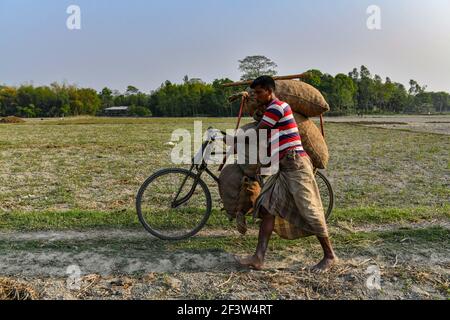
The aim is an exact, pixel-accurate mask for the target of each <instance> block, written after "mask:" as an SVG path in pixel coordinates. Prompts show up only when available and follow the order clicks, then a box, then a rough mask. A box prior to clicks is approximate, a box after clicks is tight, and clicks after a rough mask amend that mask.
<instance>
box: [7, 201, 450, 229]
mask: <svg viewBox="0 0 450 320" xmlns="http://www.w3.org/2000/svg"><path fill="white" fill-rule="evenodd" d="M449 218H450V206H449V205H446V206H443V207H441V208H436V207H414V208H376V207H368V208H364V207H362V208H352V209H336V210H335V211H334V212H333V214H332V218H331V220H330V224H331V225H334V224H336V223H341V222H348V223H352V224H353V225H356V226H358V225H366V224H374V225H375V224H376V225H382V224H393V223H395V224H402V223H414V222H421V221H428V220H430V219H438V220H445V219H449ZM156 222H157V223H158V225H160V224H161V221H156ZM250 222H252V221H251V219H250ZM177 225H179V226H191V225H192V224H191V221H190V220H189V219H187V218H186V217H184V218H183V220H182V219H179V221H177ZM251 226H253V227H254V228H256V227H257V225H256V223H251ZM141 228H142V226H141V224H140V222H139V221H138V218H137V214H136V212H135V211H132V210H124V211H81V210H72V211H66V212H60V211H35V212H2V213H0V230H3V231H14V230H17V231H37V230H88V229H141ZM207 228H210V229H231V228H234V225H233V224H232V223H230V222H229V221H228V219H227V217H226V216H225V214H224V213H222V212H220V211H219V210H214V211H213V212H212V214H211V217H210V219H209V220H208V223H207Z"/></svg>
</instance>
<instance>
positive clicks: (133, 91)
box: [126, 86, 139, 95]
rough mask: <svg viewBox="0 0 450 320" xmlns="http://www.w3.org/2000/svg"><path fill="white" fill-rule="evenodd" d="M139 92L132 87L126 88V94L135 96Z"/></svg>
mask: <svg viewBox="0 0 450 320" xmlns="http://www.w3.org/2000/svg"><path fill="white" fill-rule="evenodd" d="M138 92H139V89H138V88H136V87H134V86H128V87H127V92H126V94H127V95H128V94H136V93H138Z"/></svg>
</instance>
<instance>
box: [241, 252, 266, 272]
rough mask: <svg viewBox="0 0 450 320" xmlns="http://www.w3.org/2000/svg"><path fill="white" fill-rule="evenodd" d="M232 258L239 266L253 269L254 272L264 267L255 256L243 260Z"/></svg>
mask: <svg viewBox="0 0 450 320" xmlns="http://www.w3.org/2000/svg"><path fill="white" fill-rule="evenodd" d="M234 258H235V259H236V261H237V262H238V263H239V264H240V265H241V266H243V267H247V268H251V269H255V270H261V269H262V267H263V265H264V262H263V261H262V260H261V259H259V258H258V257H257V256H255V255H253V256H248V257H245V258H240V257H234Z"/></svg>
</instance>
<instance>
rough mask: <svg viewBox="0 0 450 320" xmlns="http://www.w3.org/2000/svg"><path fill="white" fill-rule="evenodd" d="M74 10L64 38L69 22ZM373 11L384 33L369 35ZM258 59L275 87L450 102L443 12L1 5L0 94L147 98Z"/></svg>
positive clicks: (57, 2)
mask: <svg viewBox="0 0 450 320" xmlns="http://www.w3.org/2000/svg"><path fill="white" fill-rule="evenodd" d="M70 5H78V6H79V7H80V9H81V16H80V17H81V29H80V30H69V29H68V28H67V26H66V20H67V19H68V18H69V15H70V14H68V13H67V12H66V10H67V8H68V7H69V6H70ZM370 5H377V6H379V8H380V10H381V13H380V14H381V15H380V17H381V30H370V29H369V28H367V24H366V22H367V19H368V18H369V16H370V14H367V12H366V10H367V8H368V7H369V6H370ZM248 55H265V56H267V57H269V58H270V59H272V60H273V61H275V62H276V63H277V64H278V73H279V74H280V75H288V74H296V73H301V72H304V71H306V70H309V69H319V70H321V71H323V72H326V73H330V74H332V75H335V74H337V73H348V72H349V71H351V70H352V69H353V68H354V67H359V66H361V65H366V66H367V67H368V68H369V70H370V71H371V72H372V74H379V75H380V76H381V77H382V78H385V77H386V76H389V77H390V78H391V79H392V80H393V81H398V82H401V83H404V84H405V85H407V84H408V82H409V80H410V79H415V80H417V81H418V82H419V83H420V84H423V85H428V90H430V91H447V92H450V0H430V1H423V0H369V1H366V0H276V1H274V0H271V1H267V0H70V1H66V0H0V84H2V83H3V84H7V85H20V84H23V83H32V84H34V85H48V84H50V83H52V82H54V81H58V82H63V81H65V82H68V83H73V84H77V85H79V86H81V87H92V88H95V89H97V90H101V89H102V88H103V87H106V86H107V87H109V88H112V89H117V90H120V91H124V90H125V89H126V87H127V86H128V85H134V86H136V87H137V88H139V89H140V90H141V91H144V92H150V91H151V90H154V89H156V88H157V87H158V86H160V85H161V83H163V82H164V81H165V80H170V81H172V82H181V81H182V79H183V77H184V75H188V76H189V77H190V78H201V79H203V80H204V81H208V82H209V81H212V80H214V79H216V78H225V77H228V78H231V79H233V80H239V78H240V72H239V70H238V65H239V63H238V60H240V59H243V58H244V57H246V56H248Z"/></svg>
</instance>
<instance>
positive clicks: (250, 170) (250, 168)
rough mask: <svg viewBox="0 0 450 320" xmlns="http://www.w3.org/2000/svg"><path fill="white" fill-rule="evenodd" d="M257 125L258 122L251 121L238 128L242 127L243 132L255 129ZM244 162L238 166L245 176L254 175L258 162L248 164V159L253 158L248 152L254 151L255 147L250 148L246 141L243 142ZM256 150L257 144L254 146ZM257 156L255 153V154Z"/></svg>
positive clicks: (257, 168) (256, 171)
mask: <svg viewBox="0 0 450 320" xmlns="http://www.w3.org/2000/svg"><path fill="white" fill-rule="evenodd" d="M257 126H258V122H251V123H248V124H246V125H243V126H241V127H240V129H242V130H243V131H244V132H247V131H248V130H255V129H256V127H257ZM255 133H256V134H258V132H255ZM242 147H245V164H239V166H240V167H241V169H242V171H243V172H244V175H246V176H247V177H253V178H254V177H256V174H257V173H258V170H259V164H258V163H252V164H250V160H251V159H252V160H254V159H253V158H251V157H250V152H251V151H255V148H253V149H250V146H249V144H248V143H246V144H245V146H242ZM256 152H258V146H256ZM255 156H256V157H257V154H256V155H255Z"/></svg>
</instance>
